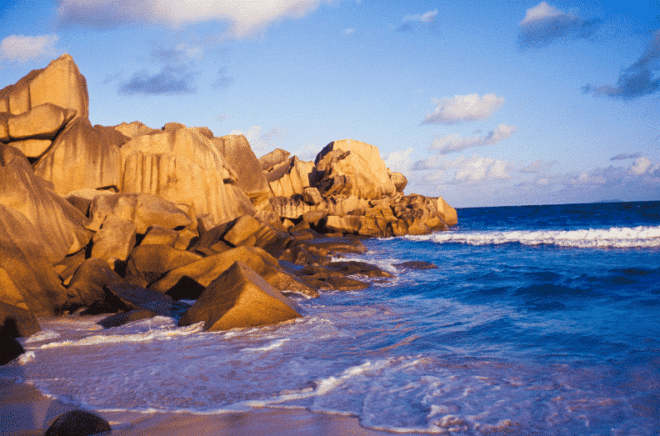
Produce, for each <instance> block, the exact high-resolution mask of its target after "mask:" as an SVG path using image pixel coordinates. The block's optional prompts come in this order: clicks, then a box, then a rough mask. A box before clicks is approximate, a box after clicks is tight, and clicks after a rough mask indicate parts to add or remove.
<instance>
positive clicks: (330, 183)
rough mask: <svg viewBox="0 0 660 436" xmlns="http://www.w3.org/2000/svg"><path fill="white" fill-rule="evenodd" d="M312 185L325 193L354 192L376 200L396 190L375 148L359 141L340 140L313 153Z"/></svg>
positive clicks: (358, 195) (344, 193) (348, 193)
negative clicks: (314, 172)
mask: <svg viewBox="0 0 660 436" xmlns="http://www.w3.org/2000/svg"><path fill="white" fill-rule="evenodd" d="M314 163H315V164H316V171H317V173H318V176H317V177H316V180H315V183H314V185H315V186H316V187H317V188H319V191H321V193H322V194H324V195H355V196H357V197H360V198H366V199H377V198H380V197H383V196H389V195H393V194H395V193H396V191H397V189H396V186H395V185H394V183H393V182H392V180H391V179H390V175H389V171H388V170H387V167H386V166H385V162H384V161H383V160H382V159H381V158H380V153H379V152H378V148H377V147H375V146H373V145H370V144H367V143H365V142H361V141H355V140H352V139H343V140H341V141H333V142H331V143H330V144H328V145H326V146H325V148H324V149H323V150H321V152H320V153H319V154H318V155H317V156H316V160H315V161H314Z"/></svg>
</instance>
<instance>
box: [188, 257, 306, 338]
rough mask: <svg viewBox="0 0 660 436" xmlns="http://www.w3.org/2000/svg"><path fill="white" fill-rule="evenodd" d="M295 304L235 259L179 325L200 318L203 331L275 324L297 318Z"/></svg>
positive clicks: (210, 285)
mask: <svg viewBox="0 0 660 436" xmlns="http://www.w3.org/2000/svg"><path fill="white" fill-rule="evenodd" d="M300 316H301V315H300V313H299V309H298V307H297V305H296V304H295V303H294V302H293V301H291V300H289V299H288V298H286V297H285V296H283V295H282V294H281V293H280V292H279V291H278V290H277V289H275V288H274V287H272V286H271V285H269V284H268V283H267V282H266V281H265V280H264V279H262V278H261V277H260V276H259V275H258V274H257V273H255V272H254V271H252V270H251V269H250V268H249V267H248V266H247V265H246V264H245V263H243V262H241V261H236V262H235V263H234V264H233V265H232V266H231V267H230V268H229V269H228V270H226V271H225V272H224V273H222V275H221V276H220V277H218V278H217V279H216V280H214V281H213V282H212V283H211V284H209V286H207V288H206V289H205V290H204V292H203V293H202V295H201V296H200V297H199V299H198V300H197V301H196V302H195V304H194V305H193V306H192V307H191V308H190V310H188V311H187V312H186V313H185V314H184V315H183V316H182V317H181V319H180V320H179V325H180V326H184V325H190V324H194V323H197V322H200V321H204V330H210V331H216V330H229V329H232V328H237V327H256V326H262V325H268V324H275V323H279V322H283V321H288V320H291V319H294V318H298V317H300Z"/></svg>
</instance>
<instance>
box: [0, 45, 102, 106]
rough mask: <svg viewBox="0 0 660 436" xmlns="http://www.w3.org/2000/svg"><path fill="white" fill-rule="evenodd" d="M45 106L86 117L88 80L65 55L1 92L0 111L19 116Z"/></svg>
mask: <svg viewBox="0 0 660 436" xmlns="http://www.w3.org/2000/svg"><path fill="white" fill-rule="evenodd" d="M44 103H52V104H55V105H57V106H59V107H61V108H64V109H73V110H75V111H76V116H77V117H80V118H88V117H89V96H88V94H87V81H86V80H85V78H84V77H83V75H82V74H80V71H78V67H77V66H76V64H75V63H74V62H73V58H72V57H71V56H69V55H68V54H64V55H62V56H60V57H59V58H58V59H56V60H54V61H52V62H51V63H50V64H48V66H47V67H46V68H43V69H40V70H33V71H31V72H30V73H29V74H28V75H27V76H25V77H23V78H22V79H21V80H19V81H18V82H16V84H14V85H9V86H7V87H5V88H3V89H2V90H0V112H9V113H11V114H13V115H19V114H22V113H25V112H27V111H29V110H30V109H32V108H35V107H36V106H39V105H42V104H44Z"/></svg>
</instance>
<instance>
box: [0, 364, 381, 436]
mask: <svg viewBox="0 0 660 436" xmlns="http://www.w3.org/2000/svg"><path fill="white" fill-rule="evenodd" d="M0 398H2V399H3V400H2V402H1V403H0V422H1V423H3V424H2V428H0V430H2V434H3V435H7V436H33V435H34V436H36V435H43V434H44V432H45V431H46V430H47V429H48V427H49V425H50V424H51V423H52V422H53V421H54V420H55V419H56V418H57V417H58V416H59V415H61V414H62V413H65V412H68V411H70V410H74V409H77V407H76V405H74V404H67V403H65V402H63V401H60V400H57V399H53V398H50V397H48V396H46V395H44V394H43V393H41V391H39V390H38V389H37V388H36V387H35V386H33V385H31V384H29V383H23V382H19V381H17V380H16V379H14V378H13V377H11V376H0ZM91 411H92V412H94V413H95V414H97V415H99V416H101V417H103V418H105V419H106V420H107V421H108V422H109V423H110V425H111V426H112V433H111V434H112V435H140V434H158V435H165V436H184V435H189V434H195V435H196V436H205V435H217V434H249V435H251V436H262V435H263V436H268V435H301V436H302V435H312V434H323V435H329V436H334V435H336V436H340V435H347V434H350V435H353V436H384V435H390V434H391V433H388V432H384V431H377V430H370V429H367V428H364V427H362V426H360V423H359V422H358V419H357V418H356V417H353V416H342V415H330V414H324V413H313V412H310V411H307V410H303V409H274V408H263V409H253V410H251V411H249V412H235V413H222V414H212V415H201V414H194V413H186V412H180V413H174V412H151V413H142V412H130V411H121V412H97V411H95V410H91Z"/></svg>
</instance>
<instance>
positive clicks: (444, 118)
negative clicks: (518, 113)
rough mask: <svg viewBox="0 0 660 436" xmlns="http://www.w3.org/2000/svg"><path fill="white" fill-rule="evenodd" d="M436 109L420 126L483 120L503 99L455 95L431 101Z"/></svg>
mask: <svg viewBox="0 0 660 436" xmlns="http://www.w3.org/2000/svg"><path fill="white" fill-rule="evenodd" d="M433 103H435V104H436V108H435V110H434V111H433V113H431V114H429V115H427V116H426V118H424V121H422V124H454V123H457V122H459V121H475V120H485V119H487V118H489V117H490V116H491V115H493V112H495V111H496V110H497V109H499V108H501V107H502V105H503V104H504V97H498V96H496V95H495V94H486V95H484V96H483V97H479V94H468V95H455V96H453V97H451V98H448V97H443V98H440V99H436V98H434V99H433Z"/></svg>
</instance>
